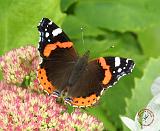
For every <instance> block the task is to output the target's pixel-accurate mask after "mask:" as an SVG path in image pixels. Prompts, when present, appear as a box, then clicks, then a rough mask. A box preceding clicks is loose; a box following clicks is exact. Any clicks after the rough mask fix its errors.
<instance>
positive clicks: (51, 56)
mask: <svg viewBox="0 0 160 131" xmlns="http://www.w3.org/2000/svg"><path fill="white" fill-rule="evenodd" d="M38 30H39V32H40V41H39V48H38V50H39V52H40V56H41V57H42V62H41V63H40V66H39V69H38V79H39V81H40V83H41V85H42V86H43V88H44V90H46V91H47V92H48V94H52V95H54V96H57V97H59V96H60V94H61V92H62V91H66V92H67V96H68V97H67V98H65V100H64V101H65V102H66V103H68V104H70V105H72V106H76V107H88V106H92V105H94V104H95V103H96V102H97V101H98V100H99V98H100V95H102V93H103V91H104V90H105V89H107V88H109V87H110V86H112V85H114V84H115V83H116V82H117V81H118V80H119V78H120V77H122V76H124V75H126V74H129V73H131V71H132V69H133V68H134V62H133V61H132V60H131V59H126V58H120V57H100V58H98V59H95V60H89V51H87V52H86V53H85V54H84V55H83V56H78V54H77V53H76V51H75V49H74V47H73V43H72V42H71V40H70V39H69V38H68V37H67V35H66V34H65V33H64V32H63V30H62V29H61V28H59V27H58V26H57V25H56V24H55V23H53V22H52V21H50V20H49V19H48V18H43V19H42V21H41V22H40V24H39V26H38Z"/></svg>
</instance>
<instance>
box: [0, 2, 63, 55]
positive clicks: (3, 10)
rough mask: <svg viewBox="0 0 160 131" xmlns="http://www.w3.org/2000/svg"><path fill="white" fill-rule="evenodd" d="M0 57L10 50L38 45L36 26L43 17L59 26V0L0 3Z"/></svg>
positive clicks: (60, 17) (60, 14)
mask: <svg viewBox="0 0 160 131" xmlns="http://www.w3.org/2000/svg"><path fill="white" fill-rule="evenodd" d="M0 14H1V15H0V23H1V26H0V34H1V35H0V48H1V49H0V55H2V54H3V53H4V52H5V51H8V50H10V49H12V48H17V47H19V46H21V45H26V44H34V45H37V44H38V39H39V33H38V30H37V25H38V23H39V22H40V20H41V19H42V18H43V17H48V18H51V19H52V20H53V21H54V22H56V23H57V24H61V23H62V21H63V19H64V16H65V15H64V14H62V13H61V11H60V0H23V1H20V0H8V1H7V2H4V1H1V2H0Z"/></svg>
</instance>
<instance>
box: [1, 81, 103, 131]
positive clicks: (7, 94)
mask: <svg viewBox="0 0 160 131" xmlns="http://www.w3.org/2000/svg"><path fill="white" fill-rule="evenodd" d="M62 112H63V113H62ZM103 129H104V127H103V123H101V122H99V121H98V120H97V119H96V118H94V117H92V116H90V115H88V114H86V113H81V112H80V110H79V109H76V111H75V112H74V113H72V114H69V113H67V111H66V108H65V107H64V106H62V105H60V104H57V103H56V102H55V98H53V97H51V96H45V95H44V94H38V93H33V92H30V91H28V90H27V89H23V88H20V87H17V86H14V85H9V84H7V83H5V82H2V81H0V130H5V131H8V130H10V131H12V130H16V131H21V130H35V131H38V130H52V131H63V130H66V131H75V130H81V131H83V130H84V131H94V130H98V131H101V130H103Z"/></svg>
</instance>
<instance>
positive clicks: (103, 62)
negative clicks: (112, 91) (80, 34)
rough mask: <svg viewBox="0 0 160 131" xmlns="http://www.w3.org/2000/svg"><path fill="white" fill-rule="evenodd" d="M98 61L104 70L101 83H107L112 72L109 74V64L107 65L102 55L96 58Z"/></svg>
mask: <svg viewBox="0 0 160 131" xmlns="http://www.w3.org/2000/svg"><path fill="white" fill-rule="evenodd" d="M98 62H99V63H100V65H101V66H102V68H103V69H104V70H105V77H104V79H103V81H102V83H103V84H104V85H106V84H108V83H109V81H110V80H111V78H112V74H111V71H110V66H109V65H107V63H106V60H105V59H104V58H103V57H100V58H99V59H98Z"/></svg>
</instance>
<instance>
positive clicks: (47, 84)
mask: <svg viewBox="0 0 160 131" xmlns="http://www.w3.org/2000/svg"><path fill="white" fill-rule="evenodd" d="M38 79H39V82H40V84H41V85H42V86H43V89H44V90H46V91H47V92H48V93H49V94H51V93H52V92H53V91H54V90H55V89H56V87H55V86H53V85H52V84H51V83H50V82H49V81H48V80H47V76H46V71H45V69H43V68H40V69H38Z"/></svg>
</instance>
